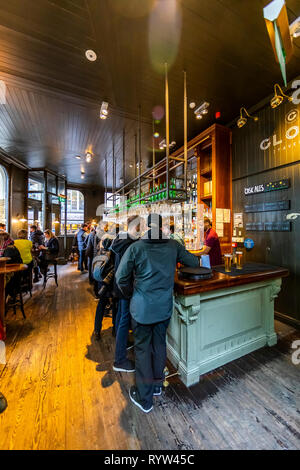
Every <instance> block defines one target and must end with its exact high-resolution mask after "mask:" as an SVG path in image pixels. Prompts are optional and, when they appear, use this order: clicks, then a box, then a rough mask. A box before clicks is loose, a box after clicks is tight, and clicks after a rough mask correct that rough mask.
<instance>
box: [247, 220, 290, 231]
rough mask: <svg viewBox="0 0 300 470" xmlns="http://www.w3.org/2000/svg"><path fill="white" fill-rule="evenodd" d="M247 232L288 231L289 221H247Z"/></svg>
mask: <svg viewBox="0 0 300 470" xmlns="http://www.w3.org/2000/svg"><path fill="white" fill-rule="evenodd" d="M246 231H247V232H290V231H291V222H265V223H263V222H249V223H247V224H246Z"/></svg>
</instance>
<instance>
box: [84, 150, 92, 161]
mask: <svg viewBox="0 0 300 470" xmlns="http://www.w3.org/2000/svg"><path fill="white" fill-rule="evenodd" d="M85 159H86V162H87V163H90V162H91V161H92V154H91V152H87V153H86V154H85Z"/></svg>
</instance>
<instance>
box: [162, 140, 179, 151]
mask: <svg viewBox="0 0 300 470" xmlns="http://www.w3.org/2000/svg"><path fill="white" fill-rule="evenodd" d="M174 145H176V142H175V140H173V141H172V142H171V143H170V144H169V148H171V147H174ZM159 148H160V150H163V149H165V148H167V144H166V139H163V140H162V141H161V142H160V143H159Z"/></svg>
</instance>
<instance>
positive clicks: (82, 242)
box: [76, 228, 87, 250]
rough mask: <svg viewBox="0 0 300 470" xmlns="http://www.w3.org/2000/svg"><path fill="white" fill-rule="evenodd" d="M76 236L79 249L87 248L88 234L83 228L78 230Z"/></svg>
mask: <svg viewBox="0 0 300 470" xmlns="http://www.w3.org/2000/svg"><path fill="white" fill-rule="evenodd" d="M76 238H77V246H78V250H86V247H87V234H86V232H85V231H84V230H83V229H82V228H81V229H80V230H79V231H78V233H77V235H76Z"/></svg>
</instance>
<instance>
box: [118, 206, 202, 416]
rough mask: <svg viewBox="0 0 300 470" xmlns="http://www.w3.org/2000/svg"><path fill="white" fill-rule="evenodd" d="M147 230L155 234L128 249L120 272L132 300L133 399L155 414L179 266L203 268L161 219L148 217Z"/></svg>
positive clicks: (156, 216)
mask: <svg viewBox="0 0 300 470" xmlns="http://www.w3.org/2000/svg"><path fill="white" fill-rule="evenodd" d="M147 224H148V227H149V228H150V230H148V232H146V234H145V235H144V237H143V238H142V239H141V240H139V241H137V242H136V243H134V244H133V245H131V246H130V247H129V248H128V249H127V251H126V252H125V254H124V256H123V258H122V261H121V263H120V265H119V268H118V270H117V272H116V281H117V284H118V286H119V288H120V290H121V291H122V293H123V294H124V296H125V297H127V298H130V297H131V301H130V313H131V316H132V327H133V333H134V347H135V371H136V386H134V387H131V389H130V392H129V395H130V399H131V401H132V402H133V403H134V404H135V405H136V406H138V407H139V408H140V409H141V410H142V411H144V412H145V413H149V411H151V410H152V408H153V395H161V393H162V383H163V379H164V377H163V371H164V367H165V363H166V333H167V328H168V325H169V321H170V318H171V315H172V312H173V288H174V274H175V269H176V264H177V263H178V262H180V263H182V264H185V265H186V266H190V267H198V266H199V259H198V258H197V257H196V256H194V255H192V254H191V253H189V252H188V251H187V250H186V249H185V248H184V246H182V245H181V244H180V243H178V242H177V241H175V240H170V239H167V238H165V237H164V235H163V233H162V230H161V228H162V218H161V216H160V215H158V214H151V215H149V216H148V220H147Z"/></svg>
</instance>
